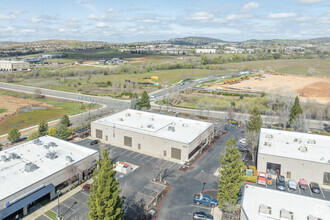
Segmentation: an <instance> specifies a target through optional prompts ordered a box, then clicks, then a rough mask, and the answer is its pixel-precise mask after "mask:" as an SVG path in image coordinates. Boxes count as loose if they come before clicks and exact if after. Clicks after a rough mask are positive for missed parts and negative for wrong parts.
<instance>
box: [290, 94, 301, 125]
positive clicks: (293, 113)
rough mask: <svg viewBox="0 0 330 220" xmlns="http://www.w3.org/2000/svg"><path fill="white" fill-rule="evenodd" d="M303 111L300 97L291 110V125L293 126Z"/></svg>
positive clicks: (296, 99)
mask: <svg viewBox="0 0 330 220" xmlns="http://www.w3.org/2000/svg"><path fill="white" fill-rule="evenodd" d="M302 113H303V110H302V108H301V106H300V104H299V97H298V96H296V98H295V100H294V103H293V106H292V108H291V110H290V117H289V124H290V125H292V123H293V120H294V119H295V118H296V117H297V116H298V115H299V114H302Z"/></svg>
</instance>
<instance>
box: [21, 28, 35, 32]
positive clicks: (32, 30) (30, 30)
mask: <svg viewBox="0 0 330 220" xmlns="http://www.w3.org/2000/svg"><path fill="white" fill-rule="evenodd" d="M21 32H22V33H34V32H36V30H35V29H30V28H26V29H22V30H21Z"/></svg>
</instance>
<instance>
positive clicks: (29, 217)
mask: <svg viewBox="0 0 330 220" xmlns="http://www.w3.org/2000/svg"><path fill="white" fill-rule="evenodd" d="M92 183H93V179H89V180H87V181H86V182H84V183H82V184H81V185H79V186H77V187H76V188H74V189H73V190H71V191H70V192H68V193H66V194H64V195H63V196H60V199H59V200H60V203H61V202H63V201H64V200H66V199H68V198H70V197H71V196H73V195H74V194H76V193H77V192H79V191H80V190H81V189H82V187H83V186H84V185H85V184H92ZM55 206H57V197H56V199H54V200H53V201H51V202H50V203H48V204H47V205H45V206H43V207H42V208H40V209H38V210H36V211H34V212H33V213H31V214H30V215H27V216H25V217H24V218H23V219H24V220H34V219H36V218H38V217H39V216H41V215H43V214H44V213H45V212H47V211H48V210H51V209H52V208H54V207H55Z"/></svg>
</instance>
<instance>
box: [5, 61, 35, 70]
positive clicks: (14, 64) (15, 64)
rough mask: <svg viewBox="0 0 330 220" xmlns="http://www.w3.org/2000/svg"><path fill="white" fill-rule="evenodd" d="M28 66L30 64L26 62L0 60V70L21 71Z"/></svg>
mask: <svg viewBox="0 0 330 220" xmlns="http://www.w3.org/2000/svg"><path fill="white" fill-rule="evenodd" d="M29 68H30V64H29V63H28V62H24V61H9V60H0V71H22V70H28V69H29Z"/></svg>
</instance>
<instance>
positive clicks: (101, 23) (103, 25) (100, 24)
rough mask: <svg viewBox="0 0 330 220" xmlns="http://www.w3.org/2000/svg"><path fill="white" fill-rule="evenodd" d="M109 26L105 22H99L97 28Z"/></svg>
mask: <svg viewBox="0 0 330 220" xmlns="http://www.w3.org/2000/svg"><path fill="white" fill-rule="evenodd" d="M108 26H109V25H108V24H107V23H104V22H99V23H97V24H96V27H108Z"/></svg>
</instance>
